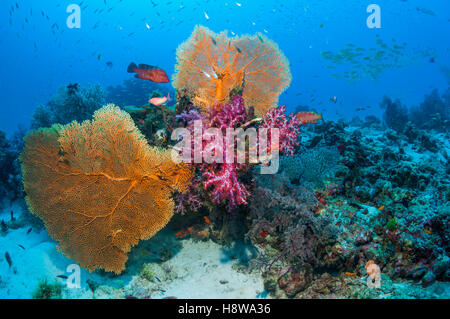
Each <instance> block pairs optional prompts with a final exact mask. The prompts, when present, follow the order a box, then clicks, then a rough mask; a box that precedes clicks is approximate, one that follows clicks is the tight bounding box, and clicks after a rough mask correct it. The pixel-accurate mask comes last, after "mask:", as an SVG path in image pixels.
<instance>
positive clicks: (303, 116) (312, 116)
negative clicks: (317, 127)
mask: <svg viewBox="0 0 450 319" xmlns="http://www.w3.org/2000/svg"><path fill="white" fill-rule="evenodd" d="M295 117H297V118H298V119H299V120H300V121H302V123H303V124H307V123H311V124H315V123H317V121H318V120H320V119H322V115H321V114H316V113H314V112H298V113H296V114H295Z"/></svg>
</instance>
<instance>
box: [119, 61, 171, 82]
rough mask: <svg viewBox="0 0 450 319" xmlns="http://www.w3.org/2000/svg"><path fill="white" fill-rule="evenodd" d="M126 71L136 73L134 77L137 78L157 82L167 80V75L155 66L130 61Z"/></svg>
mask: <svg viewBox="0 0 450 319" xmlns="http://www.w3.org/2000/svg"><path fill="white" fill-rule="evenodd" d="M127 71H128V73H137V74H136V75H135V77H137V78H138V79H144V80H150V81H153V82H157V83H167V82H169V77H168V76H167V74H166V72H164V70H163V69H160V68H158V67H157V66H153V65H147V64H139V65H136V63H134V62H131V63H130V65H129V66H128V70H127Z"/></svg>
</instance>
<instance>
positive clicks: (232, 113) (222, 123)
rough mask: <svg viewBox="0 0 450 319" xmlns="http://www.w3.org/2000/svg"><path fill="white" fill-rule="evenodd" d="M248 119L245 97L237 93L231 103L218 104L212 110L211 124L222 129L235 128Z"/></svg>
mask: <svg viewBox="0 0 450 319" xmlns="http://www.w3.org/2000/svg"><path fill="white" fill-rule="evenodd" d="M246 119H247V113H246V110H245V105H244V99H243V98H242V96H240V95H235V96H234V97H233V99H232V100H231V102H230V103H227V104H222V105H221V104H219V105H216V106H215V107H213V108H212V109H211V112H210V126H211V127H213V126H214V127H218V128H220V129H227V128H233V127H235V126H236V124H238V123H245V120H246Z"/></svg>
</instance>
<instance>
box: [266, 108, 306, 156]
mask: <svg viewBox="0 0 450 319" xmlns="http://www.w3.org/2000/svg"><path fill="white" fill-rule="evenodd" d="M263 120H264V122H263V124H262V125H261V127H262V128H268V129H269V128H277V129H279V130H280V131H279V132H280V135H279V151H280V152H281V153H284V154H285V155H291V156H292V155H294V152H295V147H296V146H298V145H299V144H300V142H299V141H298V135H299V134H300V126H301V125H302V121H301V119H299V118H297V117H296V116H294V114H292V113H291V114H290V115H289V116H286V106H285V105H282V106H280V107H277V108H272V109H270V110H269V111H268V112H267V113H266V115H265V116H264V119H263ZM269 140H270V130H269Z"/></svg>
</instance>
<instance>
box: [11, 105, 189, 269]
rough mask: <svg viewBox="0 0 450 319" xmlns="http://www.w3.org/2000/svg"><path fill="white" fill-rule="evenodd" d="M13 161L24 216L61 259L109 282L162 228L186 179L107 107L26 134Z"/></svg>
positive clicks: (164, 153)
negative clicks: (39, 224) (107, 274)
mask: <svg viewBox="0 0 450 319" xmlns="http://www.w3.org/2000/svg"><path fill="white" fill-rule="evenodd" d="M20 159H21V161H22V173H23V182H24V188H25V191H26V193H27V203H28V205H29V208H30V210H31V211H32V212H33V214H35V215H37V216H39V217H40V218H41V219H42V220H43V221H44V223H45V226H46V228H47V231H48V233H49V234H50V236H51V237H52V238H53V239H55V240H56V241H57V242H58V243H59V245H60V248H61V249H62V251H63V252H64V253H65V254H66V255H67V256H69V257H71V258H73V259H74V260H75V261H76V262H78V263H79V264H80V265H81V266H83V267H84V268H86V269H88V270H89V271H93V270H95V269H99V268H102V269H104V270H106V271H112V272H115V273H117V274H118V273H120V272H122V271H123V270H124V269H125V262H126V261H127V258H128V257H127V253H128V252H129V251H130V249H131V247H132V246H134V245H136V244H137V243H138V242H139V240H143V239H148V238H150V237H152V236H153V235H154V234H156V233H157V232H158V231H159V230H160V229H162V228H163V227H164V226H165V225H166V224H167V223H168V222H169V220H170V219H171V217H172V215H173V210H174V202H173V200H172V198H171V193H172V191H174V190H177V191H181V192H183V191H185V190H186V188H187V186H188V184H189V183H190V180H191V177H192V171H191V170H190V168H188V166H187V165H186V164H175V163H174V162H173V161H172V160H171V152H170V151H168V150H161V149H158V148H152V147H150V146H149V145H148V144H147V142H146V140H145V138H144V137H143V135H142V134H141V133H140V132H139V130H138V129H137V128H136V126H135V125H134V123H133V121H132V119H131V117H130V116H129V115H128V114H127V113H126V112H124V111H121V110H120V109H119V108H118V107H116V106H114V105H107V106H105V107H103V108H102V109H100V110H98V111H96V112H95V113H94V117H93V120H90V121H89V120H87V121H84V122H83V123H81V124H80V123H78V122H72V123H70V124H67V125H65V126H61V125H54V126H52V127H51V128H46V129H39V130H37V131H32V132H31V133H29V134H28V135H27V136H26V137H25V149H24V152H23V153H22V155H21V157H20Z"/></svg>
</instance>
